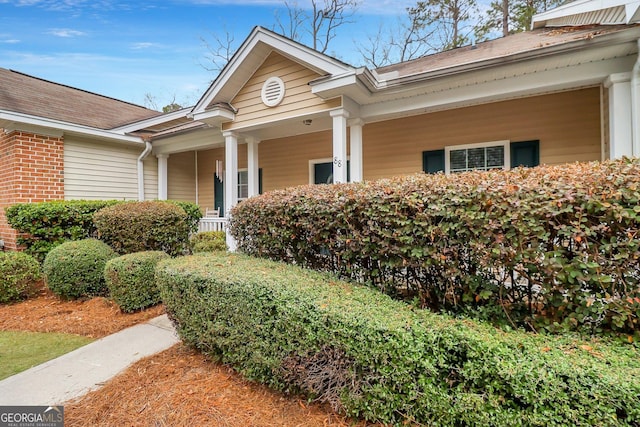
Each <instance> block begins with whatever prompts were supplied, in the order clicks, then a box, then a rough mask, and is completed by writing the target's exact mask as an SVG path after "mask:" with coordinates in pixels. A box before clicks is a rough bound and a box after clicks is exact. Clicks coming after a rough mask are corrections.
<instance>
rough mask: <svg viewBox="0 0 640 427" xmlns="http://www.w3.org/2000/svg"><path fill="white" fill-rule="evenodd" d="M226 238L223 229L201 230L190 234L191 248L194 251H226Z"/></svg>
mask: <svg viewBox="0 0 640 427" xmlns="http://www.w3.org/2000/svg"><path fill="white" fill-rule="evenodd" d="M226 238H227V235H226V233H225V232H224V231H202V232H200V233H197V234H194V235H193V236H191V248H192V250H193V252H194V253H198V252H216V251H226V250H227V242H226Z"/></svg>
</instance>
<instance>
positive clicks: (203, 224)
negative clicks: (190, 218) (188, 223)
mask: <svg viewBox="0 0 640 427" xmlns="http://www.w3.org/2000/svg"><path fill="white" fill-rule="evenodd" d="M226 229H227V218H223V217H204V218H201V219H200V223H199V224H198V231H226Z"/></svg>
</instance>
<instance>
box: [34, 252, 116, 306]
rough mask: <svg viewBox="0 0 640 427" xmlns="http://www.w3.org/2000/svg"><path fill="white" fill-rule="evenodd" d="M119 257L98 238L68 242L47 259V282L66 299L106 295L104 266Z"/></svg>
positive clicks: (43, 267)
mask: <svg viewBox="0 0 640 427" xmlns="http://www.w3.org/2000/svg"><path fill="white" fill-rule="evenodd" d="M117 256H118V254H116V253H115V252H114V250H113V249H111V248H110V247H109V245H107V244H106V243H104V242H101V241H99V240H97V239H84V240H76V241H72V242H65V243H63V244H61V245H60V246H56V247H55V248H53V249H52V250H51V251H50V252H49V253H48V254H47V256H46V258H45V259H44V264H43V266H42V269H43V272H44V277H45V282H46V284H47V286H48V287H49V289H51V291H52V292H53V293H54V294H56V295H57V296H59V297H61V298H65V299H77V298H83V297H92V296H101V295H106V294H107V292H108V289H107V286H106V284H105V281H104V266H105V264H106V263H107V261H109V260H110V259H112V258H115V257H117Z"/></svg>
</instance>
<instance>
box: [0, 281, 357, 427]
mask: <svg viewBox="0 0 640 427" xmlns="http://www.w3.org/2000/svg"><path fill="white" fill-rule="evenodd" d="M163 312H164V308H163V307H162V306H158V307H153V308H150V309H147V310H144V311H142V312H139V313H134V314H124V313H121V312H120V310H119V309H118V307H117V306H116V305H115V304H113V303H112V302H111V301H109V300H107V299H105V298H93V299H91V300H87V301H61V300H59V299H58V298H56V297H55V296H54V295H52V294H51V293H50V292H48V291H47V290H44V289H43V290H42V291H41V292H40V294H39V295H38V296H37V297H36V298H32V299H29V300H27V301H24V302H20V303H17V304H11V305H0V330H22V331H38V332H66V333H72V334H78V335H84V336H89V337H92V338H100V337H103V336H105V335H108V334H111V333H113V332H116V331H118V330H121V329H124V328H126V327H128V326H132V325H134V324H137V323H140V322H144V321H146V320H148V319H151V318H153V317H156V316H158V315H160V314H162V313H163ZM64 406H65V426H216V427H217V426H220V427H253V426H256V427H258V426H265V427H267V426H269V427H272V426H281V427H289V426H290V427H294V426H305V427H307V426H308V427H315V426H318V427H319V426H323V427H324V426H358V427H364V426H366V425H368V424H367V423H364V422H355V421H353V420H349V419H346V418H344V417H342V416H340V415H337V414H335V413H334V412H333V411H332V410H331V409H330V408H328V407H325V406H320V405H316V404H309V403H308V402H306V401H305V400H303V399H300V398H297V397H291V396H285V395H282V394H280V393H276V392H273V391H271V390H269V389H267V388H266V387H264V386H262V385H259V384H255V383H251V382H248V381H246V380H244V379H243V378H242V377H241V376H240V375H238V374H236V373H235V372H234V371H233V370H232V369H231V368H229V367H227V366H224V365H221V364H217V363H213V362H211V361H208V360H207V359H206V358H205V357H203V356H202V355H201V354H199V353H197V352H195V351H193V350H191V349H189V348H187V347H185V346H183V345H181V344H178V345H176V346H174V347H172V348H170V349H168V350H166V351H164V352H162V353H160V354H157V355H155V356H151V357H148V358H145V359H143V360H141V361H139V362H137V363H135V364H134V365H132V366H131V367H130V368H129V369H127V370H126V371H125V372H123V373H122V374H120V375H119V376H117V377H115V378H114V379H112V380H111V381H109V382H108V383H106V384H105V385H104V387H102V388H100V389H99V390H96V391H94V392H91V393H89V394H87V395H86V396H84V397H82V398H81V399H79V400H77V401H74V402H67V403H66V404H65V405H64Z"/></svg>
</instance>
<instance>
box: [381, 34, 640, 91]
mask: <svg viewBox="0 0 640 427" xmlns="http://www.w3.org/2000/svg"><path fill="white" fill-rule="evenodd" d="M638 37H640V27H639V28H636V31H629V32H625V33H615V34H611V35H609V36H604V37H601V38H596V39H591V40H577V41H574V42H570V43H564V44H560V45H555V46H548V47H544V48H542V49H537V50H535V51H527V52H521V53H517V54H514V55H510V56H501V57H496V58H489V59H486V60H483V61H477V62H472V63H468V64H462V65H459V66H455V67H449V68H442V69H439V70H434V71H430V72H426V73H422V74H417V75H413V76H406V77H400V78H397V79H390V80H387V81H386V86H385V87H384V89H387V90H395V91H402V90H403V88H404V87H406V89H405V90H407V91H411V90H413V88H412V87H411V85H412V84H418V83H420V82H426V81H430V80H431V81H432V80H440V79H446V78H448V77H453V76H456V75H460V74H466V73H471V72H476V71H482V70H488V69H491V68H497V67H504V66H507V65H510V64H517V63H522V62H525V61H531V60H542V61H544V60H545V58H547V57H553V58H566V59H567V60H570V59H571V58H569V57H568V56H567V54H570V53H571V52H584V49H583V48H584V47H585V46H588V47H589V49H590V50H591V49H594V50H595V49H597V48H602V47H608V46H613V45H617V44H620V43H627V42H634V43H635V40H636V39H637V38H638ZM600 50H601V49H600ZM593 59H594V60H597V61H599V60H601V59H602V55H601V53H600V52H599V53H597V54H596V55H595V57H594V58H593Z"/></svg>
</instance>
